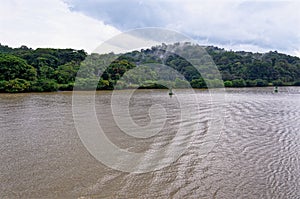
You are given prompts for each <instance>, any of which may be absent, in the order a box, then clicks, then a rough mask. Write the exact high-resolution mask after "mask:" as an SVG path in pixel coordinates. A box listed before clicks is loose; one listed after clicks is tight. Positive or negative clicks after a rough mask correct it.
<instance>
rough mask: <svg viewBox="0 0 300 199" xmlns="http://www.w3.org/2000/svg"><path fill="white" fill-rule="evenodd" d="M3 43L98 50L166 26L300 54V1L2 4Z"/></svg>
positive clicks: (213, 40) (229, 44) (240, 45)
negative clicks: (126, 35)
mask: <svg viewBox="0 0 300 199" xmlns="http://www.w3.org/2000/svg"><path fill="white" fill-rule="evenodd" d="M0 1H1V4H0V27H1V28H0V42H1V43H2V44H5V45H9V46H13V47H19V46H21V45H27V46H29V47H33V48H36V47H59V48H66V47H71V48H77V49H85V50H87V51H88V52H91V51H92V50H94V49H95V48H96V47H97V46H99V44H101V42H103V41H105V40H107V39H109V38H111V37H112V36H114V35H116V34H118V33H121V32H123V31H128V30H131V29H134V28H143V27H162V28H169V29H172V30H176V31H179V32H182V33H184V34H186V35H188V36H190V37H191V38H193V39H195V40H197V41H198V42H199V43H200V44H204V45H216V46H220V47H225V48H226V49H233V50H249V51H255V52H256V51H259V52H266V51H270V50H277V51H279V52H285V53H289V54H293V55H298V56H300V12H299V10H300V1H297V0H293V1H243V0H238V1H233V0H219V1H214V0H204V1H201V0H165V1H162V0H155V1H154V0H144V1H143V0H130V1H126V0H119V1H116V0H0Z"/></svg>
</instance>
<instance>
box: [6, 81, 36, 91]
mask: <svg viewBox="0 0 300 199" xmlns="http://www.w3.org/2000/svg"><path fill="white" fill-rule="evenodd" d="M2 84H3V83H2ZM2 86H3V88H4V91H5V92H8V93H18V92H25V91H29V89H30V82H29V81H26V80H25V79H18V78H17V79H13V80H9V81H6V82H5V83H4V84H3V85H2Z"/></svg>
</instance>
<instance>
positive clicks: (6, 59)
mask: <svg viewBox="0 0 300 199" xmlns="http://www.w3.org/2000/svg"><path fill="white" fill-rule="evenodd" d="M36 76H37V74H36V70H35V68H34V67H32V66H30V65H28V64H27V63H26V61H25V60H23V59H21V58H19V57H16V56H13V55H8V54H0V80H6V81H9V80H13V79H16V78H19V79H24V80H28V81H33V80H35V79H36Z"/></svg>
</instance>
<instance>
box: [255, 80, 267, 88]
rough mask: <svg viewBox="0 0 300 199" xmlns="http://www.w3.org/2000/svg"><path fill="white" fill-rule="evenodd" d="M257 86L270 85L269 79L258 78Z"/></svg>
mask: <svg viewBox="0 0 300 199" xmlns="http://www.w3.org/2000/svg"><path fill="white" fill-rule="evenodd" d="M255 81H256V86H258V87H263V86H268V85H269V84H268V81H266V80H262V79H256V80H255Z"/></svg>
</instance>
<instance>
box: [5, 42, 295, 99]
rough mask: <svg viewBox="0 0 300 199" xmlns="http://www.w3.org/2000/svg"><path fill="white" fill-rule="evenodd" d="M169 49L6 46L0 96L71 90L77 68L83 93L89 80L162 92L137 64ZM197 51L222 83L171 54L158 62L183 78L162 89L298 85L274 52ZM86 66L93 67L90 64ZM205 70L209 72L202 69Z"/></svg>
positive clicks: (290, 60) (285, 58) (291, 62)
mask: <svg viewBox="0 0 300 199" xmlns="http://www.w3.org/2000/svg"><path fill="white" fill-rule="evenodd" d="M172 45H173V46H176V45H179V44H168V45H166V44H162V45H159V46H153V47H151V48H149V49H142V50H139V51H137V50H136V51H132V52H128V53H124V54H114V53H108V54H95V53H92V54H90V55H88V54H87V53H86V52H85V51H84V50H75V49H53V48H37V49H32V48H29V47H27V46H21V47H20V48H11V47H8V46H5V45H1V44H0V92H8V93H16V92H50V91H68V90H72V89H73V87H74V84H75V78H76V75H77V72H78V70H79V68H80V67H81V70H82V71H83V72H81V73H80V74H79V75H78V76H77V81H76V84H77V85H76V86H77V87H78V88H82V89H89V85H90V84H91V83H94V82H95V81H96V84H97V89H99V90H112V89H127V88H164V86H162V83H161V82H160V81H161V80H159V76H160V75H161V74H159V73H160V72H161V73H163V71H155V70H151V69H149V68H147V67H145V66H143V64H149V63H152V64H155V63H158V64H160V63H161V57H160V56H158V55H161V54H163V53H164V51H165V50H166V48H167V47H168V46H172ZM203 48H204V49H205V50H206V52H207V53H208V54H209V55H210V57H211V58H212V60H213V61H214V63H215V64H216V66H217V67H218V69H219V71H220V73H221V76H222V80H223V81H221V80H220V79H216V78H215V77H214V75H211V76H208V77H206V78H203V77H202V76H201V74H199V72H198V71H197V70H196V69H195V68H194V67H193V66H192V65H191V63H189V62H188V61H187V60H185V59H184V58H182V57H180V56H178V55H176V54H168V55H167V56H165V57H164V64H165V65H167V66H169V67H171V68H173V69H175V70H176V71H178V72H179V73H180V74H182V76H183V77H184V78H179V77H170V79H168V80H165V81H166V82H164V85H166V84H167V85H170V86H172V87H173V88H186V87H187V86H189V85H190V86H191V87H193V88H207V83H208V82H209V83H210V85H213V87H221V86H222V85H224V86H225V87H255V86H257V87H261V86H300V58H298V57H295V56H290V55H287V54H282V53H278V52H277V51H274V52H273V51H270V52H268V53H253V52H244V51H237V52H234V51H228V50H225V49H222V48H218V47H214V46H206V47H203ZM195 50H196V48H195V45H192V44H190V43H185V44H184V45H183V46H182V51H183V52H189V53H193V51H195ZM103 60H111V63H110V65H109V66H108V67H105V70H103V71H101V67H100V69H99V64H100V65H101V63H102V62H104V61H103ZM92 62H93V63H96V64H90V63H92ZM137 67H138V70H139V71H141V72H142V73H143V74H144V75H143V76H142V77H141V76H140V75H138V74H136V75H135V74H134V73H131V74H128V75H126V71H129V70H130V69H133V68H137ZM200 67H207V66H205V65H203V66H200ZM206 70H207V71H208V73H209V68H208V67H207V68H206ZM123 76H124V77H123ZM121 77H123V79H120V78H121ZM98 80H99V81H98ZM124 80H126V81H124ZM117 82H118V84H116V83H117ZM223 82H224V84H223Z"/></svg>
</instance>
